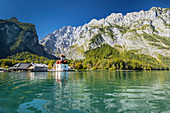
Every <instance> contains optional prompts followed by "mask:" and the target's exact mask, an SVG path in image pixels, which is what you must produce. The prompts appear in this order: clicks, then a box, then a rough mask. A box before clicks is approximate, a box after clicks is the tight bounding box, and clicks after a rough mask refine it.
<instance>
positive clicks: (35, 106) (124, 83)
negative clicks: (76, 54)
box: [0, 71, 170, 113]
mask: <svg viewBox="0 0 170 113" xmlns="http://www.w3.org/2000/svg"><path fill="white" fill-rule="evenodd" d="M15 112H16V113H17V112H19V113H63V112H64V113H115V112H127V113H136V112H138V113H146V112H154V113H159V112H163V113H169V112H170V71H87V72H85V71H84V72H83V71H82V72H11V73H7V72H6V73H0V113H15Z"/></svg>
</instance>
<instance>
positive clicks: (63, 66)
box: [56, 55, 68, 71]
mask: <svg viewBox="0 0 170 113" xmlns="http://www.w3.org/2000/svg"><path fill="white" fill-rule="evenodd" d="M60 57H61V60H58V61H57V62H56V71H68V63H67V61H66V60H65V56H64V55H61V56H60Z"/></svg>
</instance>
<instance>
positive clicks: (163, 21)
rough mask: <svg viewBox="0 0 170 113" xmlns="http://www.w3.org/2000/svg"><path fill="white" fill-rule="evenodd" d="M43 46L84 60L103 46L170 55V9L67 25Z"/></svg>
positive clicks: (52, 34) (155, 55)
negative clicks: (89, 51) (88, 51)
mask: <svg viewBox="0 0 170 113" xmlns="http://www.w3.org/2000/svg"><path fill="white" fill-rule="evenodd" d="M40 43H41V44H42V45H43V46H44V48H45V50H46V51H47V52H49V53H52V54H53V55H56V56H58V55H59V54H65V55H66V56H67V58H72V59H82V58H84V55H83V53H84V52H85V51H87V50H89V49H93V48H96V47H98V46H100V45H101V44H103V43H106V44H108V45H110V46H112V47H116V48H117V49H120V50H125V49H126V50H137V53H144V54H146V55H150V56H153V57H155V58H156V57H157V56H158V54H161V55H163V56H170V49H169V48H170V8H160V7H153V8H151V9H150V10H149V11H143V10H142V11H140V12H132V13H127V14H126V15H123V14H121V13H117V14H116V13H112V14H111V15H109V16H107V17H106V18H103V19H100V20H96V19H93V20H91V21H90V22H89V23H87V24H85V25H84V26H79V27H71V26H65V27H63V28H61V29H59V30H56V31H54V32H53V33H51V34H48V35H47V36H46V37H44V38H42V39H41V40H40ZM115 45H116V46H115ZM117 45H119V48H118V46H117Z"/></svg>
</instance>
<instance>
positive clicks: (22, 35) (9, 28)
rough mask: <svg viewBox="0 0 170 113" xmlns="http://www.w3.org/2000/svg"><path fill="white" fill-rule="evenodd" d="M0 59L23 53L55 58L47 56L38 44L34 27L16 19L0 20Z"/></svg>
mask: <svg viewBox="0 0 170 113" xmlns="http://www.w3.org/2000/svg"><path fill="white" fill-rule="evenodd" d="M0 51H1V54H0V58H6V57H7V56H9V55H12V54H16V53H19V52H23V51H28V52H31V53H34V54H37V55H40V56H44V57H47V58H50V59H55V58H56V57H55V56H53V55H50V54H48V53H47V52H46V51H45V50H44V47H43V46H42V45H40V44H39V40H38V36H37V33H36V29H35V26H34V25H33V24H30V23H21V22H19V21H18V20H17V18H15V17H12V18H11V19H7V20H2V19H0Z"/></svg>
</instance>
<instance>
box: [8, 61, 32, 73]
mask: <svg viewBox="0 0 170 113" xmlns="http://www.w3.org/2000/svg"><path fill="white" fill-rule="evenodd" d="M29 65H30V64H29V63H18V64H15V65H14V66H12V67H10V68H9V69H8V70H10V71H27V68H28V67H29Z"/></svg>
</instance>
